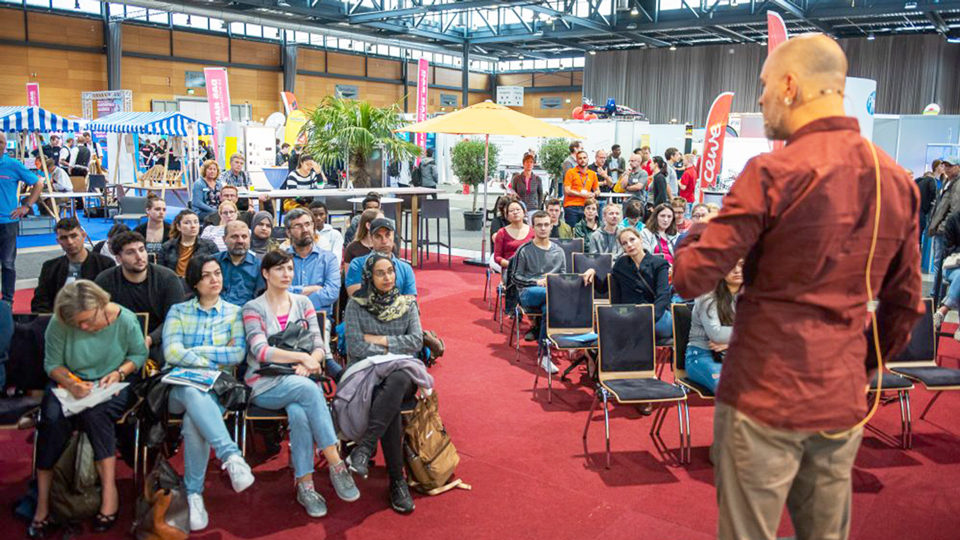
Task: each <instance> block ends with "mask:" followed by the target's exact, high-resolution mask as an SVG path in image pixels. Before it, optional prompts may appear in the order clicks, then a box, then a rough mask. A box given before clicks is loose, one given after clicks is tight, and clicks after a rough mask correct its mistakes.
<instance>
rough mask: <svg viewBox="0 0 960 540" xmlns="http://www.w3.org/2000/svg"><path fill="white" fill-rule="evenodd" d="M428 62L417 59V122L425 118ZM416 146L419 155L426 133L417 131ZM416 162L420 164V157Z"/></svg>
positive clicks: (425, 142)
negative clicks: (418, 148) (418, 149)
mask: <svg viewBox="0 0 960 540" xmlns="http://www.w3.org/2000/svg"><path fill="white" fill-rule="evenodd" d="M428 71H429V70H428V64H427V60H426V58H421V59H420V60H418V61H417V118H416V121H417V122H423V121H425V120H426V119H427V96H428V94H427V84H428V83H427V73H428ZM416 136H417V138H416V141H417V146H419V147H420V152H421V155H423V152H425V151H426V149H427V134H426V133H417V134H416ZM417 164H418V165H419V164H420V159H419V158H417Z"/></svg>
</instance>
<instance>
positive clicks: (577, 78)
mask: <svg viewBox="0 0 960 540" xmlns="http://www.w3.org/2000/svg"><path fill="white" fill-rule="evenodd" d="M573 84H574V85H577V86H583V71H574V72H573Z"/></svg>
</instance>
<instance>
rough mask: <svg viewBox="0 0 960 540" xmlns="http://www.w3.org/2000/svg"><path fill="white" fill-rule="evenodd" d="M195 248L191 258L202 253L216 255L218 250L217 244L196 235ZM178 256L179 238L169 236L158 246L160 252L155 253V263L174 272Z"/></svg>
mask: <svg viewBox="0 0 960 540" xmlns="http://www.w3.org/2000/svg"><path fill="white" fill-rule="evenodd" d="M196 242H197V243H196V246H197V247H196V248H194V250H193V257H190V258H191V259H193V258H194V257H200V256H202V255H216V254H217V253H218V252H219V251H220V250H218V249H217V245H216V244H214V243H213V242H211V241H210V240H207V239H206V238H200V237H197V240H196ZM179 258H180V239H179V238H171V239H169V240H167V241H166V242H164V243H163V247H161V248H160V253H157V264H159V265H161V266H164V267H166V268H169V269H170V270H173V271H174V272H176V271H177V259H179Z"/></svg>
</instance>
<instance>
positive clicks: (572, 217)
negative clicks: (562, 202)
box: [563, 206, 583, 227]
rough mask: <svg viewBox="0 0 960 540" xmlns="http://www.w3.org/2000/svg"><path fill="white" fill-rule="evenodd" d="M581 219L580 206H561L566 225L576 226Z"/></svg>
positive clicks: (581, 211) (581, 210) (581, 209)
mask: <svg viewBox="0 0 960 540" xmlns="http://www.w3.org/2000/svg"><path fill="white" fill-rule="evenodd" d="M581 219H583V207H582V206H565V207H564V208H563V220H564V221H565V222H567V225H569V226H571V227H576V226H577V223H580V220H581Z"/></svg>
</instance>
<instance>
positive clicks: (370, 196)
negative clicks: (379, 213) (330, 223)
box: [343, 191, 380, 244]
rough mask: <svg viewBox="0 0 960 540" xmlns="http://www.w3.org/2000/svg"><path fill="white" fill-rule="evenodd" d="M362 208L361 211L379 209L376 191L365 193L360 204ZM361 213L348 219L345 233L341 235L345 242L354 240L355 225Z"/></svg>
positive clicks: (378, 198)
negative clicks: (348, 223)
mask: <svg viewBox="0 0 960 540" xmlns="http://www.w3.org/2000/svg"><path fill="white" fill-rule="evenodd" d="M361 206H362V207H363V210H362V211H361V212H366V211H367V210H380V194H379V193H377V192H376V191H371V192H370V193H367V196H366V197H364V198H363V204H362V205H361ZM362 215H363V214H362V213H360V214H357V215H355V216H353V217H352V218H351V219H350V225H349V226H348V227H347V232H346V234H344V235H343V239H344V241H345V242H346V243H348V244H349V243H350V242H353V241H354V240H356V238H355V236H356V235H357V225H359V224H360V217H361V216H362Z"/></svg>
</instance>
